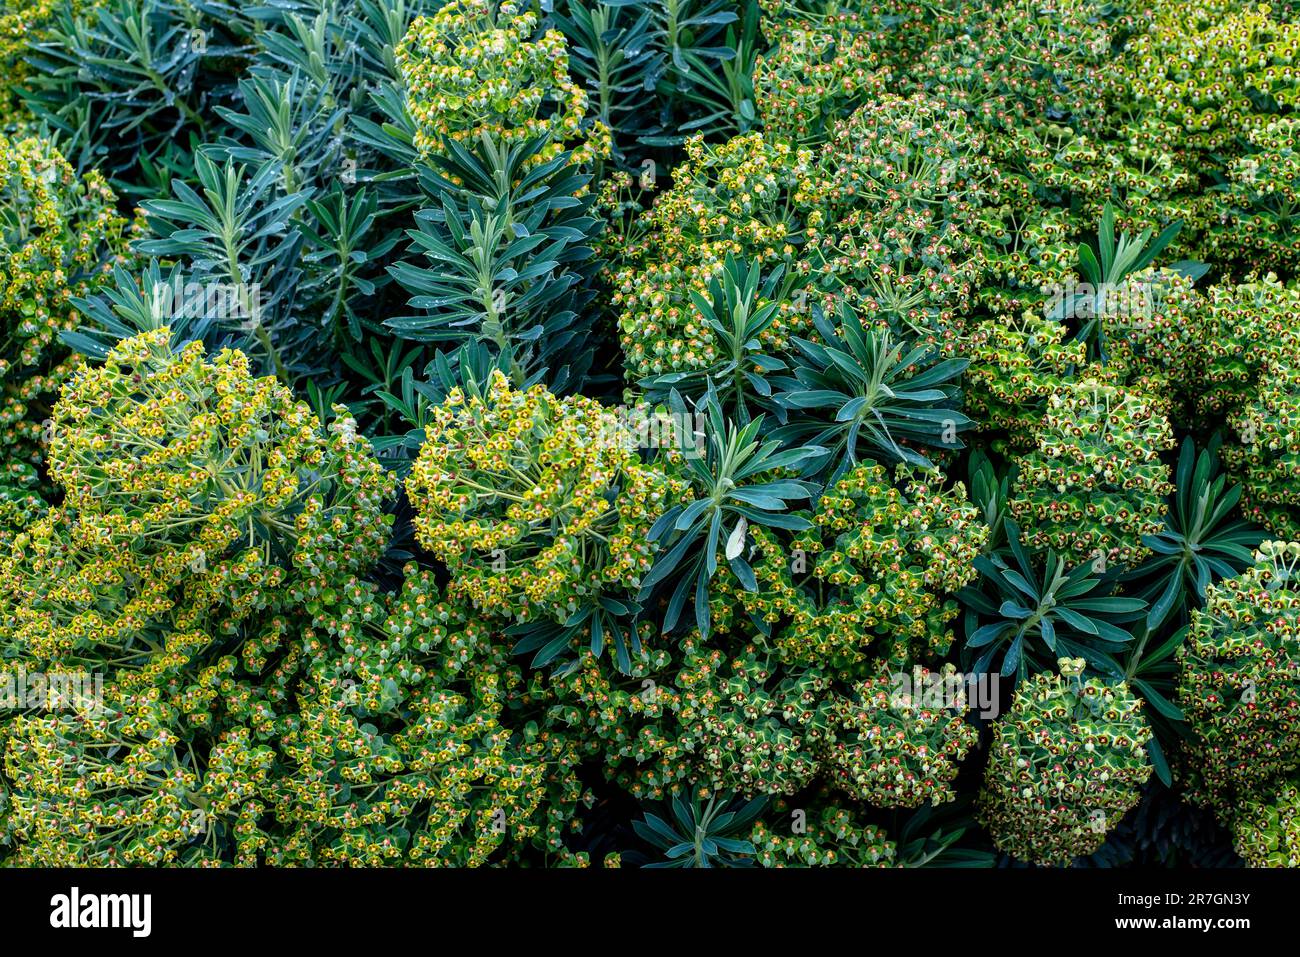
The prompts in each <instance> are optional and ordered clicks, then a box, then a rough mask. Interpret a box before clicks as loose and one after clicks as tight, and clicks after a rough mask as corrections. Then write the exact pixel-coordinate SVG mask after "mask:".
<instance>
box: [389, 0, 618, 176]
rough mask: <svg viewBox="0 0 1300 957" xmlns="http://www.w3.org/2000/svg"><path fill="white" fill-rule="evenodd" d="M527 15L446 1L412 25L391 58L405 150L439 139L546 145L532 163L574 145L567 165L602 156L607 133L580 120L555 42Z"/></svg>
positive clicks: (581, 105)
mask: <svg viewBox="0 0 1300 957" xmlns="http://www.w3.org/2000/svg"><path fill="white" fill-rule="evenodd" d="M539 27H540V22H539V19H538V16H537V12H536V11H535V10H532V9H530V8H529V5H528V4H522V5H521V4H519V3H517V2H512V0H507V2H505V3H501V2H499V0H452V2H450V3H447V4H446V5H445V6H443V7H442V8H441V9H440V10H438V12H437V13H435V14H433V15H432V16H429V17H419V18H417V19H416V20H414V21H412V23H411V25H410V27H409V28H408V30H407V33H406V36H405V37H403V39H402V42H401V43H400V44H398V46H397V49H396V50H395V51H394V55H395V59H396V63H397V66H398V68H399V69H400V70H401V73H402V78H403V79H404V80H405V82H406V96H407V103H408V106H409V109H410V112H411V117H412V119H413V120H414V121H415V147H416V149H418V150H419V151H420V152H422V153H426V154H429V153H438V152H441V151H442V149H443V146H442V140H443V138H444V137H445V138H448V139H452V140H457V141H465V140H468V141H473V140H474V139H476V138H478V137H479V136H481V135H483V134H485V133H487V134H491V135H493V136H494V137H497V138H499V139H500V140H502V141H503V142H506V143H510V142H513V141H520V140H528V139H532V138H535V137H538V136H548V137H550V142H549V143H548V144H547V146H546V147H545V148H544V149H543V150H542V151H541V152H540V153H538V154H537V156H536V157H535V159H534V162H537V163H543V162H545V161H547V160H549V159H552V158H553V157H554V156H555V155H557V154H558V153H559V152H560V151H561V150H563V149H564V148H565V145H566V143H572V144H574V146H575V152H574V159H575V161H579V162H580V161H583V160H589V159H593V158H595V157H597V156H605V155H608V153H609V150H610V133H609V130H608V129H606V128H605V127H604V126H603V125H602V124H601V123H599V122H598V121H597V122H593V121H592V120H590V119H588V117H587V94H586V92H585V91H583V89H582V88H581V87H580V86H579V85H578V84H577V83H575V82H574V81H573V80H572V79H571V78H570V76H569V56H568V50H567V49H566V42H565V39H564V35H563V34H562V33H560V32H559V31H558V30H554V29H551V30H545V31H540V30H539Z"/></svg>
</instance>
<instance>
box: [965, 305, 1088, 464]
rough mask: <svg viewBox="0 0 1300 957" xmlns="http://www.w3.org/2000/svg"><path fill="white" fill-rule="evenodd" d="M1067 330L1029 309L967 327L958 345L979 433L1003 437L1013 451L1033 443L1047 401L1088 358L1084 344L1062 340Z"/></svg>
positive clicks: (967, 400) (967, 405)
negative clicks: (964, 362) (967, 330)
mask: <svg viewBox="0 0 1300 957" xmlns="http://www.w3.org/2000/svg"><path fill="white" fill-rule="evenodd" d="M1067 331H1068V330H1067V329H1066V327H1065V325H1064V324H1062V323H1060V322H1056V321H1053V320H1050V319H1047V318H1044V316H1043V314H1042V311H1041V310H1040V311H1034V310H1032V309H1031V310H1027V311H1025V312H1024V313H1022V314H1021V315H1020V316H1019V317H1015V318H1013V317H1007V318H999V319H995V320H991V321H985V322H981V323H978V324H977V325H975V326H974V327H973V328H972V329H971V331H970V334H969V335H968V336H967V338H966V341H965V342H964V343H963V345H962V349H963V352H964V353H965V355H966V357H967V358H968V359H969V360H970V365H968V366H967V367H966V373H965V380H964V386H965V388H964V393H963V395H964V397H965V400H966V407H967V409H968V411H969V414H970V416H971V418H972V419H974V420H975V421H976V423H977V424H978V427H979V428H980V429H981V430H983V431H993V430H996V431H999V432H1002V433H1005V439H1004V440H1003V444H1005V445H1007V446H1009V447H1011V448H1012V449H1029V448H1032V447H1033V446H1034V445H1035V444H1036V442H1037V438H1038V434H1039V430H1040V429H1041V428H1042V423H1043V419H1044V417H1045V416H1046V414H1047V402H1048V400H1049V399H1050V398H1051V397H1052V396H1053V395H1054V394H1056V393H1058V392H1060V391H1062V390H1063V389H1065V388H1066V384H1067V382H1068V381H1069V379H1070V376H1071V373H1072V372H1073V370H1074V369H1077V368H1082V367H1083V366H1084V365H1085V363H1086V360H1087V346H1086V344H1085V343H1083V342H1081V341H1077V340H1076V341H1071V342H1066V341H1065V338H1066V333H1067Z"/></svg>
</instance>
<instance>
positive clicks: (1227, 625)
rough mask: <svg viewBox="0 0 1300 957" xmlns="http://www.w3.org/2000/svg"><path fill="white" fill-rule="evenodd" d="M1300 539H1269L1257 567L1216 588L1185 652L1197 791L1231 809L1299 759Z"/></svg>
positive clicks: (1183, 677)
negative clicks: (1298, 570)
mask: <svg viewBox="0 0 1300 957" xmlns="http://www.w3.org/2000/svg"><path fill="white" fill-rule="evenodd" d="M1297 561H1300V544H1297V543H1295V542H1265V543H1264V544H1263V545H1261V546H1260V548H1259V551H1258V552H1257V553H1256V557H1255V564H1254V566H1253V567H1251V568H1249V569H1247V570H1246V572H1245V573H1244V574H1242V575H1240V576H1239V577H1237V578H1228V579H1224V580H1223V581H1221V582H1218V583H1217V584H1214V585H1211V586H1210V587H1209V588H1208V589H1207V590H1206V602H1205V608H1204V610H1200V609H1198V610H1196V611H1194V612H1193V613H1192V625H1191V630H1190V632H1189V634H1188V636H1187V644H1186V645H1185V647H1184V648H1183V649H1182V650H1181V651H1180V653H1179V662H1180V664H1181V673H1180V677H1179V683H1178V703H1179V705H1180V707H1181V708H1182V709H1183V712H1184V713H1185V714H1186V715H1187V723H1188V725H1189V727H1190V728H1191V730H1192V732H1193V734H1194V735H1195V740H1196V745H1197V748H1196V756H1195V759H1196V767H1197V769H1198V774H1197V778H1198V781H1197V783H1196V787H1195V792H1194V793H1196V795H1197V796H1198V798H1199V799H1200V800H1202V801H1204V802H1205V803H1208V804H1210V805H1211V806H1212V807H1214V808H1215V809H1216V810H1217V811H1218V812H1219V813H1220V814H1222V815H1225V816H1228V817H1231V816H1232V815H1233V814H1234V813H1235V810H1236V808H1237V807H1238V805H1239V803H1240V802H1241V801H1242V800H1245V799H1247V798H1267V797H1268V796H1269V794H1270V793H1271V791H1272V789H1274V788H1276V787H1279V786H1281V784H1282V783H1283V781H1284V779H1285V778H1286V777H1287V775H1289V774H1290V773H1291V772H1292V771H1293V770H1294V769H1295V766H1296V754H1297V750H1296V749H1297V742H1296V734H1297V723H1296V711H1297V709H1298V708H1300V699H1298V698H1297V681H1298V680H1300V678H1298V675H1300V670H1298V669H1300V666H1297V664H1296V659H1297V654H1296V629H1295V624H1294V615H1295V609H1296V607H1297V603H1298V602H1300V594H1298V593H1297V590H1296V588H1295V587H1294V584H1293V577H1294V575H1295V566H1296V563H1297Z"/></svg>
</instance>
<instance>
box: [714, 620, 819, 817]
mask: <svg viewBox="0 0 1300 957" xmlns="http://www.w3.org/2000/svg"><path fill="white" fill-rule="evenodd" d="M728 670H729V672H730V674H728V675H725V676H724V677H722V679H721V680H720V681H719V682H718V687H717V695H718V704H717V707H716V709H711V710H709V711H706V712H703V713H702V714H701V715H700V724H699V729H698V732H696V733H698V735H699V758H700V763H701V770H702V774H703V777H704V780H705V781H706V782H707V784H708V785H709V787H710V789H712V790H715V791H738V792H740V793H742V794H746V795H754V794H794V793H795V792H796V791H799V790H801V789H803V788H804V787H805V786H806V785H807V784H808V783H809V782H810V781H811V780H812V779H813V776H814V775H815V774H816V773H817V771H818V768H819V767H820V762H819V751H820V748H819V746H818V745H819V742H821V740H822V739H823V737H824V735H825V728H826V719H825V716H824V708H825V700H826V697H825V696H826V691H827V688H828V687H829V684H830V682H829V679H828V678H827V677H826V676H825V675H823V674H822V673H820V672H818V671H815V670H809V671H786V670H785V669H782V668H776V669H774V668H773V667H772V666H771V663H769V662H768V661H767V660H766V659H765V657H764V656H762V655H761V653H760V652H759V650H758V649H757V648H756V647H755V646H753V645H749V646H746V647H745V648H743V649H742V650H741V652H740V653H739V654H738V655H736V656H735V657H734V658H732V659H731V661H730V662H729V666H728Z"/></svg>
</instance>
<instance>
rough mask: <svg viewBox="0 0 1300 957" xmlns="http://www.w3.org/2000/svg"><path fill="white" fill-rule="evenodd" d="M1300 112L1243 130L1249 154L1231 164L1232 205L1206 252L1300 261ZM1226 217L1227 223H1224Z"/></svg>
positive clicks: (1263, 261) (1276, 262) (1268, 264)
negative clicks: (1299, 220) (1299, 218)
mask: <svg viewBox="0 0 1300 957" xmlns="http://www.w3.org/2000/svg"><path fill="white" fill-rule="evenodd" d="M1298 137H1300V117H1294V116H1286V117H1277V118H1274V119H1270V120H1269V121H1268V123H1266V124H1265V125H1263V126H1260V127H1256V128H1255V129H1252V130H1249V131H1247V132H1246V134H1245V137H1244V139H1245V141H1246V144H1247V146H1246V153H1245V155H1243V156H1239V157H1237V158H1236V159H1235V160H1233V161H1232V163H1230V164H1229V166H1228V168H1227V179H1228V183H1227V201H1228V203H1230V204H1231V205H1230V209H1229V211H1228V215H1227V216H1226V217H1221V218H1220V221H1219V223H1218V224H1217V228H1215V229H1213V230H1212V231H1211V232H1210V235H1209V237H1208V238H1207V242H1206V255H1207V256H1209V257H1212V259H1213V261H1217V262H1224V261H1228V262H1231V261H1233V260H1240V261H1243V262H1245V263H1249V264H1250V265H1251V266H1252V267H1258V268H1266V269H1285V270H1287V271H1288V272H1291V273H1294V272H1295V270H1296V267H1297V265H1300V230H1298V229H1297V223H1296V216H1297V214H1300V151H1298V150H1297V143H1298ZM1223 219H1226V220H1227V221H1226V222H1223Z"/></svg>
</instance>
